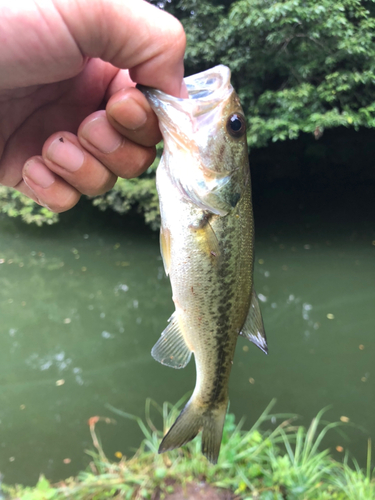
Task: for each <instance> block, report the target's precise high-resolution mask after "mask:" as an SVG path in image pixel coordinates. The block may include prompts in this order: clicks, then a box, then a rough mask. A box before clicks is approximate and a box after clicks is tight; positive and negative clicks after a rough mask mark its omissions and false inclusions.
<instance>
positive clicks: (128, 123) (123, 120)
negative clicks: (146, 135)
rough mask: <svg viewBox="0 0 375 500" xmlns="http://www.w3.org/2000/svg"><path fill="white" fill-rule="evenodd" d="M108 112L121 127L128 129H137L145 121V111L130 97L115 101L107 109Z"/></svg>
mask: <svg viewBox="0 0 375 500" xmlns="http://www.w3.org/2000/svg"><path fill="white" fill-rule="evenodd" d="M108 112H109V114H110V115H111V116H112V117H113V118H114V119H115V120H116V121H117V122H118V123H119V124H120V125H122V126H123V127H125V128H126V129H128V130H137V129H139V128H141V127H142V125H144V124H145V123H146V121H147V113H146V111H145V110H144V109H143V108H142V106H141V105H140V104H138V103H137V102H136V101H135V100H134V99H132V98H130V97H129V98H125V99H123V100H121V101H117V102H116V103H115V104H113V105H112V106H111V107H110V109H109V110H108Z"/></svg>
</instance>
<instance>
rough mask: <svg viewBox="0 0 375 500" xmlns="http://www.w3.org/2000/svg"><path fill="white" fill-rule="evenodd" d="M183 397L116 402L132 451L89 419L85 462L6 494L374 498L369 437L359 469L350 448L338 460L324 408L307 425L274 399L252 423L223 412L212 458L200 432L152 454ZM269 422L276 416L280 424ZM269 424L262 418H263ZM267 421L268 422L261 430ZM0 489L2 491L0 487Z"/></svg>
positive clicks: (40, 499) (40, 498)
mask: <svg viewBox="0 0 375 500" xmlns="http://www.w3.org/2000/svg"><path fill="white" fill-rule="evenodd" d="M182 404H183V401H182V400H181V401H180V402H179V403H178V404H177V405H175V406H172V405H170V404H169V403H165V404H164V405H163V407H162V408H159V407H158V406H157V405H156V404H155V403H154V402H152V401H151V400H148V401H147V402H146V418H145V421H143V420H142V419H140V418H138V417H134V416H132V415H129V414H127V413H125V412H122V411H120V410H118V409H115V408H111V409H112V410H113V411H114V412H115V413H116V414H118V415H120V416H122V417H125V418H131V419H135V420H136V421H137V423H138V425H139V427H140V428H141V430H142V432H143V434H144V439H143V441H142V443H141V445H140V447H139V449H138V450H137V452H136V453H135V455H134V456H133V457H132V458H130V459H126V458H125V457H123V458H122V459H121V460H120V461H119V462H111V461H110V460H109V459H108V458H107V457H106V455H105V453H104V451H103V448H102V446H101V444H100V441H99V439H98V436H97V433H96V428H95V427H96V424H98V422H99V421H100V420H101V419H99V417H93V418H92V419H91V420H90V432H91V436H92V439H93V444H94V447H95V448H96V451H95V452H93V451H91V452H88V453H89V455H90V456H91V458H92V461H91V463H90V466H89V469H88V470H87V471H86V472H81V473H80V474H79V475H78V476H77V477H75V478H70V479H67V480H66V481H64V482H60V483H58V484H55V485H52V484H50V483H49V481H48V480H47V479H46V478H44V477H41V478H40V480H39V482H38V484H37V485H36V486H35V487H33V488H29V487H27V488H24V487H22V486H13V487H9V486H4V487H3V490H4V494H5V495H6V497H5V498H9V499H19V500H63V499H64V500H65V499H67V498H71V499H75V500H102V499H129V500H130V499H132V500H133V499H135V500H141V499H155V498H158V499H159V498H160V499H161V500H162V499H163V498H166V497H167V496H168V493H171V492H172V491H173V490H174V488H175V486H176V485H181V486H182V487H186V486H187V485H188V484H190V483H194V482H200V483H201V482H205V483H207V484H211V485H213V486H215V487H217V488H226V489H228V490H231V491H232V492H233V493H235V494H236V495H237V496H236V498H238V499H242V500H328V499H330V500H371V499H374V498H375V470H371V442H370V441H369V444H368V454H367V468H366V470H362V469H361V468H360V467H359V466H358V463H357V462H356V461H355V460H353V461H352V462H353V463H352V465H351V466H350V464H349V458H348V456H346V457H345V459H344V461H343V462H342V463H341V462H338V461H336V460H334V459H333V458H332V456H331V455H330V453H329V450H321V449H320V448H321V444H322V440H323V438H324V436H325V435H326V434H327V432H329V431H330V430H332V429H338V428H339V426H340V425H342V424H341V423H328V424H325V425H322V416H323V413H324V410H322V411H321V412H319V414H318V415H317V416H316V417H315V418H314V419H313V421H312V422H311V424H310V426H309V428H308V429H305V428H303V427H301V426H296V425H295V418H294V417H292V416H290V415H281V414H279V415H271V414H270V411H271V409H272V406H273V404H274V402H271V404H270V405H269V406H268V407H267V408H266V410H265V411H264V412H263V414H262V415H261V416H260V418H259V419H258V421H257V422H256V423H255V424H254V425H253V427H252V428H251V429H250V430H248V431H244V430H243V429H242V425H243V420H241V421H240V422H239V423H238V424H236V423H235V419H234V416H233V415H232V414H228V415H227V418H226V422H225V427H224V433H223V441H222V446H221V452H220V457H219V462H218V464H217V465H211V464H209V463H208V462H207V460H206V459H205V458H204V457H203V456H202V454H201V452H200V444H201V443H200V438H199V437H198V438H197V439H195V440H194V441H193V442H191V443H189V444H187V445H186V446H184V447H183V449H179V450H174V451H172V452H169V453H167V454H163V455H158V453H157V450H158V447H159V443H160V439H161V437H162V435H163V432H165V431H166V430H167V429H168V428H169V427H170V426H171V425H172V423H173V422H174V420H175V418H176V416H177V415H178V413H179V407H180V406H181V405H182ZM153 408H154V409H156V410H157V411H159V412H161V413H162V415H163V421H164V429H163V432H162V431H160V430H158V429H157V428H156V427H155V426H154V423H153V421H152V418H151V413H152V409H153ZM275 422H280V423H279V424H278V425H276V424H275ZM266 424H267V425H266ZM264 427H268V428H270V427H273V429H272V430H263V428H264ZM0 497H1V494H0Z"/></svg>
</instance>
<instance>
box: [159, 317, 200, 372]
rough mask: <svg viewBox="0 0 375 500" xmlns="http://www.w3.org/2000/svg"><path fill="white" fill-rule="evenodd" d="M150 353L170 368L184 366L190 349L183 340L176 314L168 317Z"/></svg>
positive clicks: (189, 354)
mask: <svg viewBox="0 0 375 500" xmlns="http://www.w3.org/2000/svg"><path fill="white" fill-rule="evenodd" d="M151 354H152V356H153V358H154V359H156V361H159V363H161V364H162V365H166V366H170V367H171V368H177V369H178V368H185V366H186V365H187V364H188V363H189V361H190V357H191V350H190V348H189V347H188V345H187V344H186V342H185V339H184V337H183V335H182V332H181V329H180V326H179V324H178V319H177V314H176V313H173V314H172V316H171V317H170V318H169V325H168V326H167V328H166V329H165V330H164V331H163V333H162V334H161V337H160V339H159V340H158V341H157V342H156V344H155V345H154V347H153V348H152V351H151Z"/></svg>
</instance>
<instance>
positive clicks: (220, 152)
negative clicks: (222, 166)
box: [218, 144, 225, 162]
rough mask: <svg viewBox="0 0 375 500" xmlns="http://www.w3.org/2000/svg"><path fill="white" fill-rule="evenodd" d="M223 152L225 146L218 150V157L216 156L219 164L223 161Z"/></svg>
mask: <svg viewBox="0 0 375 500" xmlns="http://www.w3.org/2000/svg"><path fill="white" fill-rule="evenodd" d="M224 151H225V144H222V145H221V146H220V149H219V156H218V161H219V162H222V161H223V156H224Z"/></svg>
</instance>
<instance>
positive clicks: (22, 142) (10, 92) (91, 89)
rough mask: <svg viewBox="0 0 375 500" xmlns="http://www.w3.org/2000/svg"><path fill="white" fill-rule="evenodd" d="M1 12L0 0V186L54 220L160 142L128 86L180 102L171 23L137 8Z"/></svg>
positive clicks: (88, 1) (71, 4) (87, 4)
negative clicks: (47, 212)
mask: <svg viewBox="0 0 375 500" xmlns="http://www.w3.org/2000/svg"><path fill="white" fill-rule="evenodd" d="M8 5H9V2H8V0H6V1H4V0H0V17H1V19H2V28H1V34H0V39H1V40H2V42H1V43H2V49H1V51H0V183H1V184H3V185H6V186H11V187H14V188H15V189H17V190H18V191H21V192H22V193H24V194H26V195H27V196H29V197H30V198H32V199H34V200H35V201H36V202H37V203H39V204H41V205H44V206H46V207H48V208H50V209H51V210H53V211H56V212H63V211H65V210H68V209H69V208H71V207H72V206H74V205H75V204H76V203H77V202H78V200H79V198H80V196H81V194H87V195H91V196H93V195H98V194H102V193H104V192H106V191H107V190H109V189H111V188H112V187H113V185H114V184H115V182H116V179H117V176H120V177H125V178H130V177H135V176H137V175H139V174H141V173H142V172H143V171H144V170H146V169H147V168H148V167H149V166H150V165H151V163H152V162H153V160H154V158H155V147H154V146H155V144H157V143H158V142H159V141H160V139H161V136H160V131H159V128H158V124H157V119H156V116H155V114H154V113H153V111H152V110H151V108H150V106H149V104H148V102H147V100H146V99H145V97H144V96H143V94H142V93H141V92H139V91H138V90H137V89H135V88H134V87H135V83H134V82H137V83H141V84H143V85H147V86H151V87H156V88H160V89H161V90H163V91H164V92H167V93H169V94H172V95H174V96H177V97H178V96H180V95H181V96H182V97H186V95H187V94H186V90H184V87H183V84H182V78H183V53H184V50H185V35H184V32H183V29H182V27H181V25H180V23H179V22H178V21H177V20H176V19H175V18H173V17H172V16H170V15H168V14H167V13H165V12H163V11H161V10H159V9H157V8H155V7H153V6H152V5H150V4H148V3H147V2H144V1H143V0H121V1H119V0H24V1H22V2H21V1H19V0H15V2H13V4H11V7H9V6H8ZM119 68H120V69H119ZM128 70H129V71H128ZM103 103H104V105H105V110H104V109H103Z"/></svg>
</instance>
